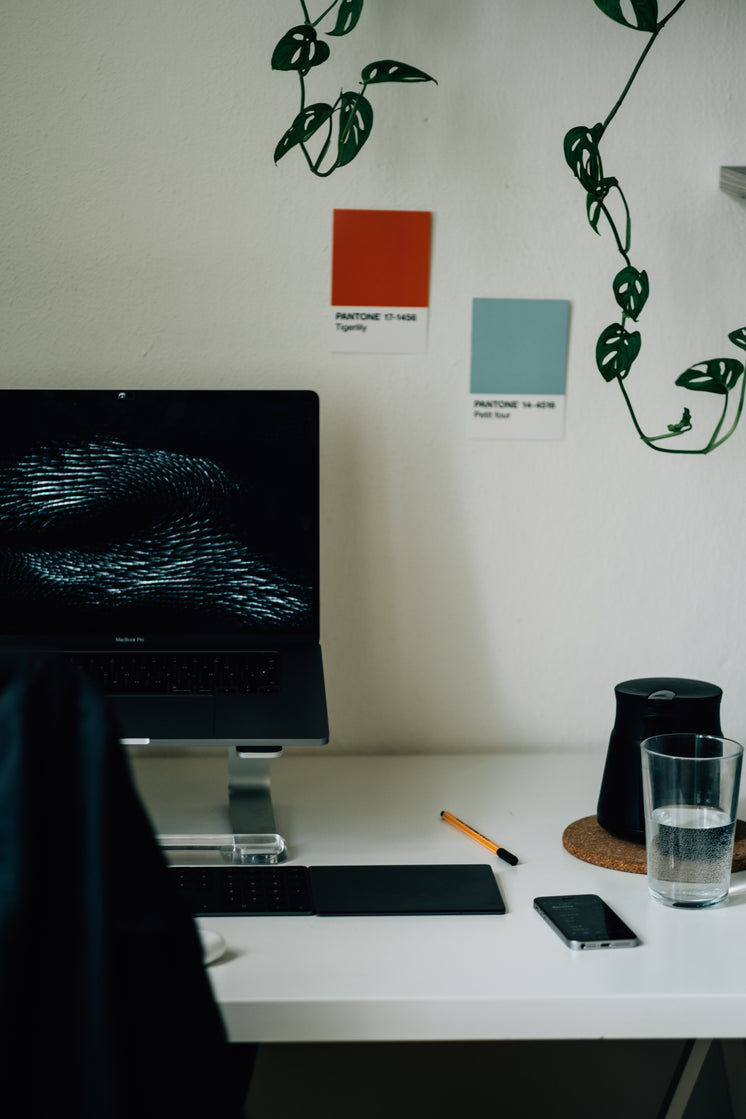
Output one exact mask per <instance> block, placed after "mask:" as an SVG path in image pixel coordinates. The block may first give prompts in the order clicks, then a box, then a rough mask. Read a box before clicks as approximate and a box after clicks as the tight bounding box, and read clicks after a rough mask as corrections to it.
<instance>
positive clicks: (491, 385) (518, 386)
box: [469, 299, 570, 439]
mask: <svg viewBox="0 0 746 1119" xmlns="http://www.w3.org/2000/svg"><path fill="white" fill-rule="evenodd" d="M569 320H570V304H569V301H568V300H566V299H475V300H474V301H473V304H472V329H471V378H470V400H469V434H470V435H471V437H472V438H475V439H561V438H562V437H563V434H564V427H565V386H566V381H567V340H568V329H569Z"/></svg>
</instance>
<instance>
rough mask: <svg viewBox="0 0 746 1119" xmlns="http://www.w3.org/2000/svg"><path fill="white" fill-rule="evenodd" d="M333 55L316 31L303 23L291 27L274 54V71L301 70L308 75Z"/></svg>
mask: <svg viewBox="0 0 746 1119" xmlns="http://www.w3.org/2000/svg"><path fill="white" fill-rule="evenodd" d="M330 54H331V51H330V50H329V46H328V44H327V43H325V42H324V41H323V39H319V38H318V36H317V35H316V30H315V28H313V27H310V26H309V25H308V24H306V23H303V24H301V25H300V26H299V27H291V28H290V30H289V31H288V32H286V34H285V35H283V37H282V38H281V39H280V41H279V43H278V44H277V46H276V47H275V49H274V51H273V52H272V69H273V70H299V71H300V72H301V73H302V74H307V73H308V71H309V70H310V69H311V67H312V66H320V65H321V63H322V62H326V60H327V58H328V57H329V55H330Z"/></svg>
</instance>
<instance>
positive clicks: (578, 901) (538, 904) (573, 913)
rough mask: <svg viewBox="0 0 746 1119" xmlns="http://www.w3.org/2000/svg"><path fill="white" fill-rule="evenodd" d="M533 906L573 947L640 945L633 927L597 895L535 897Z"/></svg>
mask: <svg viewBox="0 0 746 1119" xmlns="http://www.w3.org/2000/svg"><path fill="white" fill-rule="evenodd" d="M534 908H535V909H536V910H537V911H538V912H539V913H540V914H541V916H542V917H543V918H544V920H545V921H547V922H548V923H549V924H550V925H551V926H552V928H553V929H554V930H555V932H557V933H558V934H559V936H560V937H561V938H562V940H564V942H565V944H567V945H568V946H569V947H570V948H627V947H630V948H631V947H633V946H634V945H636V944H639V940H638V938H637V936H636V935H635V933H634V932H633V931H632V929H631V928H630V927H629V926H628V925H626V924H625V923H624V921H623V920H622V919H621V917H619V916H618V915H617V914H616V913H615V912H614V910H613V909H612V908H611V907H610V906H609V905H607V904H606V902H605V901H603V899H602V898H600V897H599V896H598V894H560V895H557V896H555V897H542V898H535V899H534Z"/></svg>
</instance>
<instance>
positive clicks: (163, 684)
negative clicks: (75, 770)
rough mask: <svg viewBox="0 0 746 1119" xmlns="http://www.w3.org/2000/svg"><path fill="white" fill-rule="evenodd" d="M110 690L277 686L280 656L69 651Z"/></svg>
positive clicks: (197, 691)
mask: <svg viewBox="0 0 746 1119" xmlns="http://www.w3.org/2000/svg"><path fill="white" fill-rule="evenodd" d="M68 657H69V658H70V659H71V660H73V661H74V662H75V663H76V664H77V665H78V666H79V667H80V668H82V669H83V670H84V671H85V672H87V673H88V674H89V675H90V676H91V677H92V678H93V680H94V682H95V683H96V684H97V685H98V686H99V687H100V688H101V689H102V690H103V691H105V692H108V693H109V694H110V695H220V694H230V693H247V692H277V691H279V690H280V680H279V668H278V661H279V658H278V655H277V653H275V652H265V651H254V650H252V651H250V652H246V651H243V652H240V653H239V652H228V653H189V654H182V655H181V656H178V655H175V654H173V653H129V652H128V653H68Z"/></svg>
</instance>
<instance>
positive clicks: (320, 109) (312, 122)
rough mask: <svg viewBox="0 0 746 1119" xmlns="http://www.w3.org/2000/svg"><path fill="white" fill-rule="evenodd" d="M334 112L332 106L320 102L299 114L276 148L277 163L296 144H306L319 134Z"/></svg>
mask: <svg viewBox="0 0 746 1119" xmlns="http://www.w3.org/2000/svg"><path fill="white" fill-rule="evenodd" d="M332 112H333V110H332V107H331V105H325V104H324V103H323V102H321V101H319V102H317V103H316V104H315V105H309V106H308V108H307V109H304V110H303V112H302V113H298V116H297V117H296V118H295V120H294V121H293V123H292V124H291V125H290V128H288V130H287V132H286V133H285V135H284V136H283V137H282V139H281V140H280V142H279V144H278V145H277V147H276V148H275V163H278V162H279V160H281V159H282V157H283V156H284V155H287V153H288V152H289V151H290V149H291V148H294V147H295V145H296V144H305V142H306V140H310V139H311V137H312V136H313V134H314V132H317V131H318V129H319V128H321V126H322V125H324V124H326V123H327V121H328V120H329V119H330V117H331V115H332Z"/></svg>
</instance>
